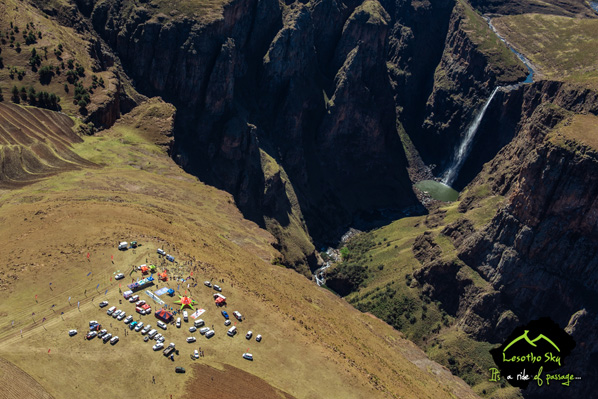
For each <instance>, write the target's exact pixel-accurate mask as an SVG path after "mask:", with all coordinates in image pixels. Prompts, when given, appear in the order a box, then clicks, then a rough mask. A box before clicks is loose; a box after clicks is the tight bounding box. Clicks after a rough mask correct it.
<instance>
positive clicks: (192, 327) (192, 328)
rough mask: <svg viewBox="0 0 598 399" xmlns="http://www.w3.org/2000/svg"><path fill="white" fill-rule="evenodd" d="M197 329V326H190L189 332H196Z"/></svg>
mask: <svg viewBox="0 0 598 399" xmlns="http://www.w3.org/2000/svg"><path fill="white" fill-rule="evenodd" d="M196 330H197V328H195V327H194V326H191V327H189V332H195V331H196Z"/></svg>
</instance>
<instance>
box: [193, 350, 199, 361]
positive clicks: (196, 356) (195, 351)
mask: <svg viewBox="0 0 598 399" xmlns="http://www.w3.org/2000/svg"><path fill="white" fill-rule="evenodd" d="M193 358H194V359H199V352H198V351H197V349H195V350H194V351H193Z"/></svg>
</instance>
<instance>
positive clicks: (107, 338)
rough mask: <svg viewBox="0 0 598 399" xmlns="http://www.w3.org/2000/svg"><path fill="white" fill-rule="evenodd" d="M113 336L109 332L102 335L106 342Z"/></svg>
mask: <svg viewBox="0 0 598 399" xmlns="http://www.w3.org/2000/svg"><path fill="white" fill-rule="evenodd" d="M110 338H112V334H110V333H108V334H104V336H103V337H102V340H103V341H104V342H108V340H109V339H110Z"/></svg>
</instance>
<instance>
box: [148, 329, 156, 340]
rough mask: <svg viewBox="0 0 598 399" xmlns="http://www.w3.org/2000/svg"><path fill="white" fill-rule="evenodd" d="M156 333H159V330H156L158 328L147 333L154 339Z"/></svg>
mask: <svg viewBox="0 0 598 399" xmlns="http://www.w3.org/2000/svg"><path fill="white" fill-rule="evenodd" d="M156 334H158V331H156V330H151V331H150V332H149V333H148V334H147V336H148V337H150V339H153V338H154V337H155V336H156Z"/></svg>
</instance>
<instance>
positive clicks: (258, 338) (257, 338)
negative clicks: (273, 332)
mask: <svg viewBox="0 0 598 399" xmlns="http://www.w3.org/2000/svg"><path fill="white" fill-rule="evenodd" d="M255 340H256V341H257V342H260V341H261V340H262V336H261V335H259V334H258V335H257V337H255Z"/></svg>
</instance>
